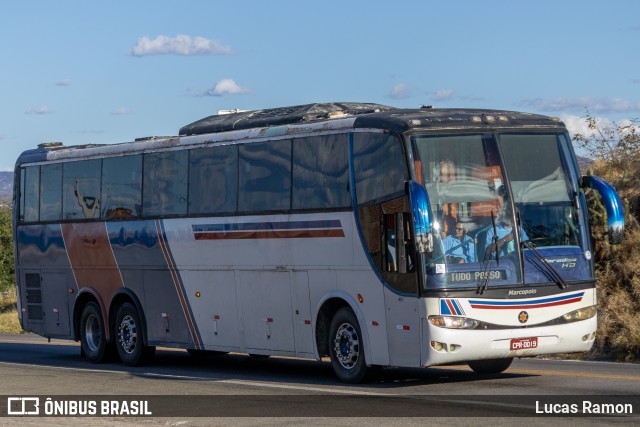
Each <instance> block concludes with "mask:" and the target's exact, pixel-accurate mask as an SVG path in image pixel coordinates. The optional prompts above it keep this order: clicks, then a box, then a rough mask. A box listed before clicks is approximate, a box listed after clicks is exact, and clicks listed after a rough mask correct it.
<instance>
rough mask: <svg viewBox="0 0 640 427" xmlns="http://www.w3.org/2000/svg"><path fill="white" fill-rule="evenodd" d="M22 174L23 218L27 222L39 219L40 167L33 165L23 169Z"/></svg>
mask: <svg viewBox="0 0 640 427" xmlns="http://www.w3.org/2000/svg"><path fill="white" fill-rule="evenodd" d="M23 170H24V171H25V172H24V174H23V175H22V177H23V181H24V187H23V188H22V195H21V196H22V201H23V203H22V206H21V207H22V220H23V221H27V222H32V221H38V203H39V200H38V199H39V198H40V197H39V196H40V191H39V186H40V167H39V166H31V167H28V168H25V169H23Z"/></svg>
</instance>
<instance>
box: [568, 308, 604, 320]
mask: <svg viewBox="0 0 640 427" xmlns="http://www.w3.org/2000/svg"><path fill="white" fill-rule="evenodd" d="M597 312H598V310H597V309H596V306H595V305H592V306H590V307H584V308H579V309H577V310H574V311H572V312H570V313H567V314H565V315H564V316H562V317H564V320H566V321H567V322H578V321H580V320H587V319H591V318H592V317H593V316H595V315H596V313H597Z"/></svg>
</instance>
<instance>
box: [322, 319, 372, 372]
mask: <svg viewBox="0 0 640 427" xmlns="http://www.w3.org/2000/svg"><path fill="white" fill-rule="evenodd" d="M329 355H330V356H331V366H332V367H333V370H334V372H335V373H336V376H337V377H338V379H339V380H340V381H342V382H345V383H350V384H354V383H359V382H362V381H364V379H365V377H366V375H367V363H366V360H365V356H364V346H363V343H362V332H361V331H360V325H359V324H358V319H357V318H356V315H355V314H354V313H353V310H351V308H349V307H343V308H341V309H339V310H338V311H337V312H336V314H335V315H334V316H333V319H332V320H331V327H330V332H329Z"/></svg>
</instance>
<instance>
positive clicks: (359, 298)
mask: <svg viewBox="0 0 640 427" xmlns="http://www.w3.org/2000/svg"><path fill="white" fill-rule="evenodd" d="M358 302H359V303H360V304H362V303H363V302H364V298H362V295H360V294H358Z"/></svg>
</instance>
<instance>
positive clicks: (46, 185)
mask: <svg viewBox="0 0 640 427" xmlns="http://www.w3.org/2000/svg"><path fill="white" fill-rule="evenodd" d="M40 173H41V174H42V185H40V221H58V220H60V218H62V163H56V164H52V165H46V166H42V167H41V168H40Z"/></svg>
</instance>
